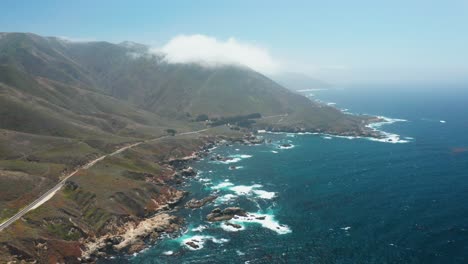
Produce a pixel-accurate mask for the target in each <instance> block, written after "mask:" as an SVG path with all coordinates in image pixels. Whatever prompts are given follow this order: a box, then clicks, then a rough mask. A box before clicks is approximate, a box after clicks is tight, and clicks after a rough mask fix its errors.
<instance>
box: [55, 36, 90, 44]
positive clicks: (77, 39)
mask: <svg viewBox="0 0 468 264" xmlns="http://www.w3.org/2000/svg"><path fill="white" fill-rule="evenodd" d="M57 38H58V39H61V40H63V41H67V42H82V43H87V42H94V41H97V40H96V39H93V38H73V37H66V36H60V37H57Z"/></svg>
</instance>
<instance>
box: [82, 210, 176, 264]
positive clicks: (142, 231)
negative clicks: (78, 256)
mask: <svg viewBox="0 0 468 264" xmlns="http://www.w3.org/2000/svg"><path fill="white" fill-rule="evenodd" d="M179 224H180V219H179V218H177V217H176V216H173V215H169V214H166V213H161V214H158V215H155V216H153V217H151V218H148V219H145V220H143V221H141V222H139V223H134V222H127V223H126V224H125V225H124V226H123V227H122V228H120V229H118V230H117V231H116V233H109V234H107V235H105V236H102V237H99V238H97V239H89V240H88V241H85V243H84V248H85V250H83V253H82V257H83V258H84V259H92V258H93V256H95V255H98V253H99V252H102V251H103V250H106V249H108V248H109V246H111V248H112V249H113V250H115V251H121V250H124V249H125V250H127V252H129V253H134V252H138V251H141V250H142V249H143V248H144V246H145V243H144V239H146V238H151V237H153V238H155V237H158V236H159V234H161V233H162V232H168V233H170V232H174V231H176V230H178V229H179V228H180V226H179Z"/></svg>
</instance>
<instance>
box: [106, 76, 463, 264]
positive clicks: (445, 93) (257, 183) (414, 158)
mask: <svg viewBox="0 0 468 264" xmlns="http://www.w3.org/2000/svg"><path fill="white" fill-rule="evenodd" d="M467 88H468V87H467ZM303 93H304V95H307V96H309V97H313V98H315V99H318V100H321V101H323V102H325V103H330V104H334V105H335V106H336V107H338V108H340V109H343V110H344V111H348V112H351V113H357V114H371V115H379V116H385V117H388V118H391V119H392V120H393V121H395V122H392V123H388V124H384V125H381V126H379V127H377V128H378V129H379V130H382V131H385V132H387V133H389V135H394V136H397V137H398V140H392V141H391V142H378V141H372V140H369V139H349V138H338V137H329V136H325V135H309V134H306V135H295V134H262V136H264V137H265V138H266V139H271V143H269V144H263V145H258V146H243V145H233V146H222V147H218V148H217V149H215V150H213V154H219V155H222V156H230V157H232V158H234V159H233V160H232V163H223V162H218V161H211V160H209V159H208V158H207V159H205V160H202V161H199V162H195V163H193V164H192V166H193V167H195V168H196V169H197V170H199V172H200V173H199V175H198V176H197V177H196V179H194V180H192V181H189V182H187V183H186V184H185V185H184V187H183V188H184V189H185V190H187V191H189V192H190V193H191V196H190V197H189V198H192V197H195V198H198V199H200V198H203V197H206V196H207V195H209V194H213V193H216V194H218V195H219V196H220V197H219V198H218V199H217V200H216V202H215V203H214V204H209V205H207V206H205V207H204V208H202V209H196V210H188V209H183V210H181V211H180V212H178V215H180V216H183V217H184V218H185V219H186V226H185V228H184V231H183V232H182V234H179V235H178V236H172V237H170V236H167V237H165V238H163V239H162V240H160V241H158V243H157V244H155V245H152V246H150V247H149V248H148V249H146V250H145V251H143V252H141V253H139V254H137V255H135V256H118V257H115V258H114V259H108V260H102V261H101V262H102V263H127V262H130V263H252V264H253V263H468V89H464V87H454V86H450V87H449V86H447V87H443V86H440V85H439V86H437V87H435V86H434V87H432V86H421V87H413V86H404V85H399V86H396V87H380V86H379V87H375V86H373V87H359V88H356V87H352V88H345V89H330V90H310V91H303ZM284 143H288V144H291V147H289V148H282V147H281V144H284ZM230 166H236V167H237V169H235V170H230V169H229V167H230ZM228 206H239V207H241V208H243V209H245V210H246V211H248V212H249V213H250V214H252V217H250V218H245V219H244V218H240V219H236V220H233V221H231V222H233V223H236V224H239V225H241V229H236V228H233V227H231V226H227V225H225V224H223V223H208V222H206V221H205V217H206V215H207V214H208V213H209V212H210V211H211V210H212V209H213V208H215V207H220V208H225V207H228ZM257 218H258V219H257ZM260 219H262V220H260ZM187 241H192V242H194V243H196V244H197V245H198V246H199V248H198V249H197V250H193V249H190V248H189V247H188V246H186V245H185V242H187Z"/></svg>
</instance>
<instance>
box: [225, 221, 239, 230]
mask: <svg viewBox="0 0 468 264" xmlns="http://www.w3.org/2000/svg"><path fill="white" fill-rule="evenodd" d="M224 224H225V225H228V226H232V227H234V228H236V229H241V228H242V226H241V225H239V224H234V223H231V222H225V223H224Z"/></svg>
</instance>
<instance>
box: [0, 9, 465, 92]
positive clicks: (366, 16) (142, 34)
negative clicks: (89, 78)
mask: <svg viewBox="0 0 468 264" xmlns="http://www.w3.org/2000/svg"><path fill="white" fill-rule="evenodd" d="M0 9H1V10H2V12H1V14H2V15H1V16H0V31H3V32H32V33H36V34H39V35H45V36H59V37H66V38H68V39H71V40H76V41H92V40H104V41H110V42H115V43H118V42H121V41H124V40H130V41H135V42H139V43H144V44H148V45H150V46H151V47H153V48H152V49H153V50H154V51H160V52H161V51H162V52H167V53H168V54H169V56H168V57H169V58H170V59H171V60H173V61H174V62H185V61H190V62H193V61H198V60H206V61H208V62H209V63H211V64H213V63H231V62H232V63H239V64H245V65H247V66H249V67H252V68H254V69H255V70H257V71H260V72H262V73H264V74H267V75H272V74H277V73H282V72H298V73H303V74H306V75H308V76H311V77H314V78H318V79H322V80H324V81H328V82H330V83H362V82H382V83H385V82H388V83H394V82H446V81H452V82H457V81H466V80H468V1H466V0H464V1H463V0H460V1H456V0H453V1H451V0H446V1H442V0H441V1H431V0H426V1H411V0H404V1H402V0H393V1H383V0H382V1H378V0H372V1H371V0H368V1H359V0H356V1H344V0H343V1H333V0H330V1H323V0H321V1H312V0H309V1H292V0H290V1H271V0H270V1H261V0H258V1H252V0H250V1H244V0H237V1H222V0H217V1H209V0H200V1H188V0H187V1H151V0H147V1H119V0H114V1H107V0H101V1H88V0H81V1H53V0H42V1H32V0H31V1H23V0H14V1H12V0H3V1H2V4H1V7H0ZM195 47H196V48H195Z"/></svg>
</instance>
